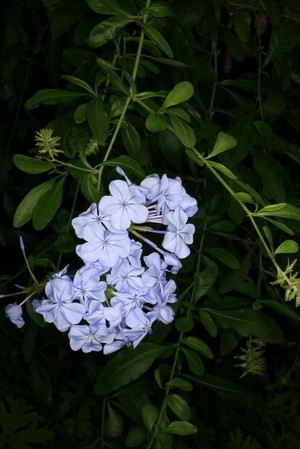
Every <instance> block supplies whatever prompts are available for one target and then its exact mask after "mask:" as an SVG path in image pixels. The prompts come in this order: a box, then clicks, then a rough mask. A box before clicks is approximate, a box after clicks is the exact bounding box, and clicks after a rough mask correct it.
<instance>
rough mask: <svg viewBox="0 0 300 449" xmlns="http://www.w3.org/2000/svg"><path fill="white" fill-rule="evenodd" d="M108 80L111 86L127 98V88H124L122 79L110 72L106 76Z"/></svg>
mask: <svg viewBox="0 0 300 449" xmlns="http://www.w3.org/2000/svg"><path fill="white" fill-rule="evenodd" d="M108 79H109V80H110V81H111V83H112V85H113V86H114V87H116V88H117V89H118V90H119V91H120V92H121V93H122V94H124V95H126V96H128V93H129V88H128V87H126V86H125V84H124V83H123V81H122V78H121V77H120V76H119V75H118V74H117V73H116V72H110V73H109V74H108Z"/></svg>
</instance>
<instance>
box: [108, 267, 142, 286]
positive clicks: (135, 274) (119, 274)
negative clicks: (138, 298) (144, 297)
mask: <svg viewBox="0 0 300 449" xmlns="http://www.w3.org/2000/svg"><path fill="white" fill-rule="evenodd" d="M144 271H145V268H143V267H142V266H140V267H135V266H133V265H131V264H130V263H129V262H128V260H126V259H124V260H122V261H121V262H120V263H118V264H117V265H115V266H114V267H112V269H111V272H110V273H109V274H108V275H107V276H106V281H107V283H108V284H110V285H114V286H115V288H116V290H123V291H125V292H126V291H127V290H128V289H130V288H137V289H141V288H143V283H142V279H141V275H142V274H143V272H144Z"/></svg>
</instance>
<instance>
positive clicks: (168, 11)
mask: <svg viewBox="0 0 300 449" xmlns="http://www.w3.org/2000/svg"><path fill="white" fill-rule="evenodd" d="M143 13H146V14H149V15H151V16H153V17H170V16H174V15H175V13H174V11H173V10H172V8H170V6H168V5H160V4H159V3H156V4H154V5H152V6H149V8H146V9H144V10H143Z"/></svg>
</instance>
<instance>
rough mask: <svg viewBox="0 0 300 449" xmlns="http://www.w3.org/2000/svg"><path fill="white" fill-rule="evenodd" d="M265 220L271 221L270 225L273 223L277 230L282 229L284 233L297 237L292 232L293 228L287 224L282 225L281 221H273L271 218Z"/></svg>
mask: <svg viewBox="0 0 300 449" xmlns="http://www.w3.org/2000/svg"><path fill="white" fill-rule="evenodd" d="M264 219H265V220H267V221H269V222H270V223H272V224H273V225H274V226H276V227H277V228H279V229H281V230H282V231H284V232H285V233H286V234H289V235H295V233H294V231H292V229H291V228H289V227H288V226H287V225H286V224H284V223H282V222H281V221H277V220H272V219H271V218H269V217H264Z"/></svg>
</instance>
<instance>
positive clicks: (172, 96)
mask: <svg viewBox="0 0 300 449" xmlns="http://www.w3.org/2000/svg"><path fill="white" fill-rule="evenodd" d="M193 94H194V87H193V85H192V84H191V83H190V82H189V81H181V82H180V83H177V84H176V85H175V86H174V87H173V89H172V90H171V92H169V94H168V95H167V98H166V99H165V101H164V103H163V106H162V107H163V108H170V107H171V106H175V105H176V104H179V103H183V102H184V101H187V100H189V98H191V97H192V96H193Z"/></svg>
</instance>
